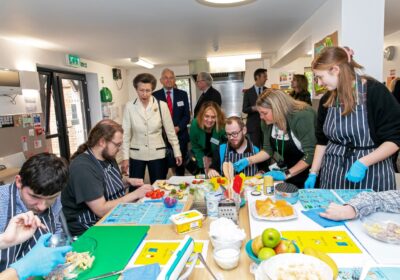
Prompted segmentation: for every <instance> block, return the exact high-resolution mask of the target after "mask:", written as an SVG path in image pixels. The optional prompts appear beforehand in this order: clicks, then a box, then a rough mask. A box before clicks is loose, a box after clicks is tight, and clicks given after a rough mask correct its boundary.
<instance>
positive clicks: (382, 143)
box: [305, 47, 400, 191]
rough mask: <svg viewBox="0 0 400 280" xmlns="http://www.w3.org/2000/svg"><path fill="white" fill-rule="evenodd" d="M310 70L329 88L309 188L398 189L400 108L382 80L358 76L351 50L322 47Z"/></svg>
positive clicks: (323, 101)
mask: <svg viewBox="0 0 400 280" xmlns="http://www.w3.org/2000/svg"><path fill="white" fill-rule="evenodd" d="M312 69H313V72H314V75H315V78H316V79H317V81H318V84H319V85H320V86H324V87H325V88H326V89H327V90H328V91H329V92H328V94H327V95H326V97H325V96H324V97H323V98H322V99H321V102H320V108H319V110H318V125H317V140H318V143H317V147H316V151H315V155H314V160H313V164H312V168H311V172H310V175H309V178H308V179H307V181H306V184H305V187H308V188H313V187H314V185H315V182H316V178H317V175H318V172H319V171H320V170H321V172H320V186H321V188H325V189H331V188H335V189H370V188H373V189H374V190H375V191H384V190H391V189H395V188H396V185H395V177H394V171H393V164H392V162H391V159H390V157H391V156H392V155H393V154H394V153H395V152H396V151H397V150H398V149H399V146H400V106H399V105H398V104H397V102H396V101H395V99H394V98H393V96H392V95H391V94H390V93H389V91H388V89H387V88H386V87H385V86H384V85H383V84H382V83H380V82H378V81H376V80H374V79H372V78H369V77H366V76H361V75H360V70H361V69H362V66H361V65H360V64H358V63H357V62H355V61H354V60H353V52H352V51H351V50H350V49H348V48H341V47H330V48H326V49H324V50H323V51H322V52H321V53H320V55H318V56H317V57H316V58H315V59H314V61H313V63H312Z"/></svg>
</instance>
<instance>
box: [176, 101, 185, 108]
mask: <svg viewBox="0 0 400 280" xmlns="http://www.w3.org/2000/svg"><path fill="white" fill-rule="evenodd" d="M176 104H177V105H178V107H182V106H185V104H184V103H183V101H178V103H176Z"/></svg>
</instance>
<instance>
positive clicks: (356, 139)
mask: <svg viewBox="0 0 400 280" xmlns="http://www.w3.org/2000/svg"><path fill="white" fill-rule="evenodd" d="M356 92H357V105H356V108H355V110H354V111H353V112H352V113H350V114H349V115H347V116H342V115H341V114H342V108H341V106H332V107H330V108H328V113H327V116H326V120H325V123H324V126H323V129H324V134H325V135H326V136H327V138H328V139H329V142H328V144H327V147H326V151H325V155H324V159H323V162H322V167H321V175H320V186H321V188H323V189H371V188H372V189H373V190H375V191H385V190H392V189H394V188H395V177H394V170H393V164H392V162H391V158H387V159H385V160H383V161H380V162H378V163H376V164H374V165H372V166H370V167H369V168H368V170H367V172H366V175H365V177H364V179H363V180H361V182H358V183H353V182H350V181H349V180H347V179H346V178H345V175H346V173H347V172H348V171H349V169H350V167H351V166H352V164H353V163H354V162H355V161H356V160H358V159H359V158H361V157H363V156H365V155H367V154H370V153H371V152H373V151H374V150H375V149H376V147H377V146H376V144H375V143H374V141H373V140H372V138H371V135H370V131H369V126H368V116H367V106H366V98H367V95H366V84H365V85H363V84H362V82H361V78H360V77H359V76H357V77H356Z"/></svg>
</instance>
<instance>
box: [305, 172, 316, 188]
mask: <svg viewBox="0 0 400 280" xmlns="http://www.w3.org/2000/svg"><path fill="white" fill-rule="evenodd" d="M316 182H317V174H315V173H310V174H308V178H307V180H306V181H305V182H304V188H305V189H313V188H314V187H315V183H316Z"/></svg>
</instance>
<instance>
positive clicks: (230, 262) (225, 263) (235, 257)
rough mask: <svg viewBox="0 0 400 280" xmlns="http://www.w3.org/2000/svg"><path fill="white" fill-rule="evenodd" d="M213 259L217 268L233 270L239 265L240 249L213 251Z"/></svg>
mask: <svg viewBox="0 0 400 280" xmlns="http://www.w3.org/2000/svg"><path fill="white" fill-rule="evenodd" d="M213 257H214V260H215V262H216V263H217V264H218V266H219V267H220V268H222V269H225V270H230V269H234V268H235V267H237V266H238V264H239V258H240V249H236V248H220V249H215V250H214V253H213Z"/></svg>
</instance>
